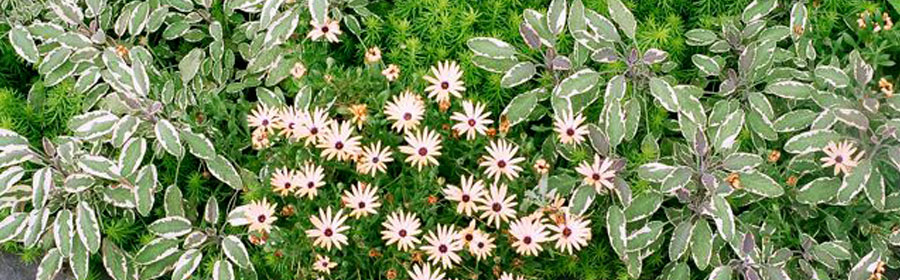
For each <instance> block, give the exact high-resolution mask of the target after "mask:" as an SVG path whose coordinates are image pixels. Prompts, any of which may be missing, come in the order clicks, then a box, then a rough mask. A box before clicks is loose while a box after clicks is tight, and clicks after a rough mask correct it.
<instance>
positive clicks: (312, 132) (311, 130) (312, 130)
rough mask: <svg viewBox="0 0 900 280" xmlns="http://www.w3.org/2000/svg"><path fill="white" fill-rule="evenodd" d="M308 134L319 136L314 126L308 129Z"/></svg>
mask: <svg viewBox="0 0 900 280" xmlns="http://www.w3.org/2000/svg"><path fill="white" fill-rule="evenodd" d="M309 134H312V135H316V134H319V129H318V128H316V127H315V126H313V127H312V128H310V129H309Z"/></svg>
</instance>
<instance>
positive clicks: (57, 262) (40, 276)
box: [35, 248, 64, 280]
mask: <svg viewBox="0 0 900 280" xmlns="http://www.w3.org/2000/svg"><path fill="white" fill-rule="evenodd" d="M63 257H64V256H63V255H62V254H61V253H60V252H59V249H57V248H53V249H50V250H49V251H47V254H45V255H44V257H43V258H42V259H41V264H40V265H38V269H37V273H36V276H35V279H37V280H51V279H54V278H55V276H56V274H57V273H59V270H60V269H62V264H63Z"/></svg>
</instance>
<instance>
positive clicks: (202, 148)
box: [181, 129, 216, 160]
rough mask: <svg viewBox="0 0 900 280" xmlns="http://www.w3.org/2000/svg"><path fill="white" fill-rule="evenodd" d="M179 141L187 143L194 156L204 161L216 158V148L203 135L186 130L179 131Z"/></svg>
mask: <svg viewBox="0 0 900 280" xmlns="http://www.w3.org/2000/svg"><path fill="white" fill-rule="evenodd" d="M181 139H183V140H184V142H185V143H187V145H188V148H189V150H190V151H191V154H193V155H194V156H196V157H198V158H201V159H206V160H209V159H213V158H215V157H216V148H215V146H213V144H212V141H209V138H206V136H205V135H203V134H200V133H195V132H193V131H191V130H189V129H186V130H182V131H181Z"/></svg>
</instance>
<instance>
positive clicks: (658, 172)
mask: <svg viewBox="0 0 900 280" xmlns="http://www.w3.org/2000/svg"><path fill="white" fill-rule="evenodd" d="M675 169H676V168H675V167H672V166H668V165H665V164H662V163H657V162H653V163H647V164H644V165H641V166H640V167H638V170H637V172H638V177H640V178H641V179H644V180H647V181H650V182H654V183H662V182H663V181H665V179H666V177H668V176H669V174H671V173H672V172H673V171H675Z"/></svg>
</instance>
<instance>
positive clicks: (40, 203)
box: [0, 167, 55, 209]
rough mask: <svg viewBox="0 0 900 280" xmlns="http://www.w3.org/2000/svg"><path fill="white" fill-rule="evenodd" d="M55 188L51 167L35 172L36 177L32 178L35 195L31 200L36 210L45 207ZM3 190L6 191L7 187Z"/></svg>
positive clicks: (32, 188)
mask: <svg viewBox="0 0 900 280" xmlns="http://www.w3.org/2000/svg"><path fill="white" fill-rule="evenodd" d="M54 188H55V186H54V184H53V171H52V170H51V169H50V167H44V168H41V169H39V170H38V171H36V172H34V175H32V178H31V190H32V191H33V192H34V195H33V196H32V198H31V205H32V206H33V207H34V208H35V209H37V208H42V207H44V205H46V203H47V199H48V197H49V196H50V192H51V191H53V189H54ZM3 189H6V188H5V186H4V188H3ZM0 193H2V192H0Z"/></svg>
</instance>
